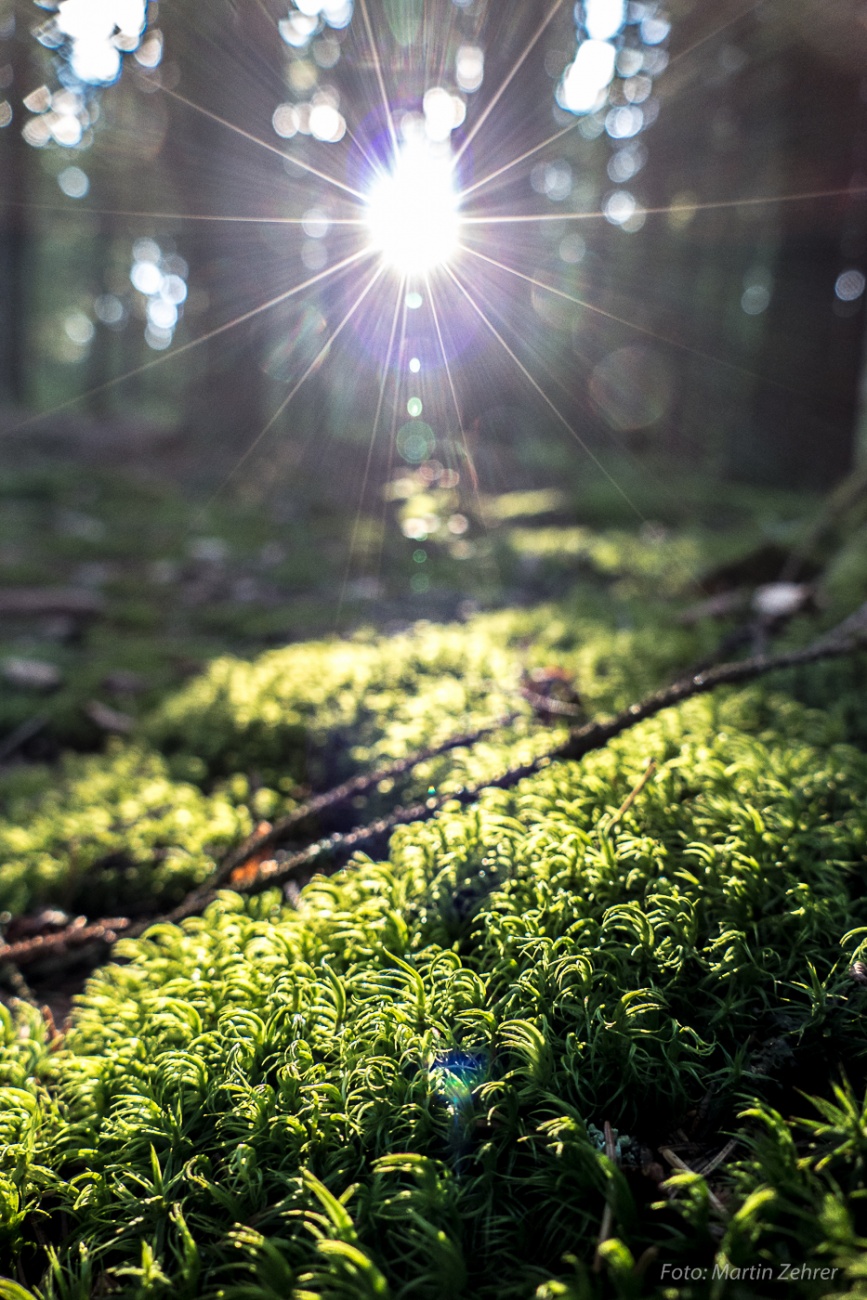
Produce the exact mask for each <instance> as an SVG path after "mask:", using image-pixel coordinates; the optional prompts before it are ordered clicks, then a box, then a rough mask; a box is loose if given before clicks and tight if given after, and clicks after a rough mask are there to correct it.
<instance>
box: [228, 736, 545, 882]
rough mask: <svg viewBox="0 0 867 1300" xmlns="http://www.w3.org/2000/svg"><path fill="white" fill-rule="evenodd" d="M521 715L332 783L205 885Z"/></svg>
mask: <svg viewBox="0 0 867 1300" xmlns="http://www.w3.org/2000/svg"><path fill="white" fill-rule="evenodd" d="M522 716H523V715H522V714H520V713H509V714H507V715H506V717H504V718H500V720H499V721H498V722H493V723H490V724H489V725H488V726H486V727H479V728H478V729H477V730H476V731H468V732H464V733H463V734H461V735H458V736H451V737H450V738H449V739H448V740H444V741H443V743H442V744H441V745H434V746H432V747H431V748H430V749H423V750H418V751H416V752H415V753H413V754H408V755H407V757H406V758H399V759H397V760H396V761H395V762H393V763H389V764H387V765H386V766H385V767H380V768H378V769H377V770H376V771H375V772H362V773H360V775H358V776H353V777H351V778H350V779H349V780H348V781H344V782H343V784H342V785H338V786H335V787H334V788H333V789H332V790H326V791H324V793H322V794H317V795H314V797H313V798H312V799H308V800H307V802H306V803H304V804H301V806H300V807H298V808H294V809H293V810H292V812H291V813H288V814H287V816H285V817H281V818H280V820H279V821H277V822H274V824H273V825H272V826H269V827H268V828H267V829H266V830H261V831H255V832H254V833H253V834H252V835H250V836H248V838H247V839H246V840H245V841H244V843H243V844H241V845H239V846H238V848H236V849H233V850H232V851H231V852H230V853H229V854H228V855H227V856H226V857H225V858H224V859H223V861H222V862H221V863H220V865H219V867H218V868H217V871H216V872H215V874H214V877H213V879H212V880H211V881H210V882H208V887H209V888H211V889H214V888H217V887H218V886H219V885H220V884H224V883H225V882H226V881H228V880H229V878H230V876H231V875H232V872H233V871H236V870H237V869H238V867H242V866H244V864H245V863H246V862H247V861H249V859H250V858H252V857H255V856H256V855H258V854H260V853H261V852H262V851H263V849H267V848H269V847H270V846H271V845H273V844H279V843H280V841H281V840H282V839H284V838H285V836H286V835H287V834H288V833H289V832H290V831H291V830H293V829H294V828H295V827H296V826H298V825H299V824H300V823H301V822H305V821H307V820H308V819H309V818H310V817H315V816H317V815H318V814H319V813H321V812H325V811H327V810H328V809H330V808H335V807H337V806H338V805H340V804H342V803H348V802H349V800H350V799H356V798H358V797H359V796H360V795H365V794H368V793H369V792H370V791H371V790H374V789H376V787H377V786H378V785H380V784H381V783H382V782H383V781H393V780H394V779H395V778H396V777H399V776H405V775H406V773H407V772H411V771H412V770H413V768H415V767H419V766H420V765H421V764H422V763H428V762H430V760H431V759H433V758H439V757H440V756H441V755H442V754H448V753H449V752H450V751H451V750H453V749H469V748H470V747H471V746H473V745H475V744H476V743H477V742H478V741H480V740H484V739H485V737H486V736H491V735H494V734H495V733H496V732H498V731H502V729H503V728H504V727H510V726H511V725H512V723H513V722H516V721H517V720H518V718H519V717H522Z"/></svg>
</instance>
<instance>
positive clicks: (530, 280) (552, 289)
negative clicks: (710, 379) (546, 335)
mask: <svg viewBox="0 0 867 1300" xmlns="http://www.w3.org/2000/svg"><path fill="white" fill-rule="evenodd" d="M462 249H463V251H464V252H465V253H469V254H470V256H472V257H476V258H478V259H479V261H481V262H487V263H488V265H489V266H493V267H495V268H496V270H498V271H505V272H507V273H508V274H509V275H513V276H515V278H516V279H518V280H523V281H524V282H525V283H526V284H531V285H533V286H534V287H535V288H536V289H542V290H544V291H545V292H546V293H550V294H553V296H554V297H555V298H562V299H563V300H564V301H565V302H571V303H574V304H575V306H576V307H583V308H584V309H585V310H586V311H589V312H592V313H593V314H594V315H596V316H602V317H604V318H605V320H610V321H613V322H614V324H616V325H625V326H626V328H627V329H630V330H635V331H637V333H639V334H644V335H645V337H647V338H651V339H653V341H654V342H655V343H665V344H666V345H667V346H669V347H673V348H678V349H679V350H680V351H681V352H686V353H688V354H689V355H690V356H693V357H698V358H699V360H701V361H710V362H711V363H712V364H713V365H717V366H723V367H724V368H725V369H726V370H733V371H735V372H736V373H737V374H740V375H743V376H744V377H745V378H747V379H760V380H762V381H763V382H765V383H769V384H772V385H773V386H774V387H775V388H779V389H781V390H782V391H783V392H788V393H793V392H796V390H795V389H793V388H791V387H790V386H789V385H788V384H781V383H779V382H778V381H776V380H774V379H772V378H770V377H769V376H767V375H760V374H757V373H756V372H755V371H754V370H749V369H747V367H746V366H742V365H739V364H738V363H737V362H736V361H726V360H725V358H723V357H718V356H714V354H713V353H711V352H704V351H703V350H702V349H701V348H695V347H693V346H692V345H691V344H689V343H684V342H682V341H681V340H680V339H674V338H670V337H669V336H668V335H667V334H660V333H659V332H658V330H652V329H650V328H649V327H648V326H646V325H639V324H638V322H637V321H631V320H629V319H628V318H627V317H626V316H618V315H617V314H616V312H612V311H608V310H607V309H606V308H605V307H597V306H595V305H594V304H593V303H592V302H589V301H588V300H587V299H586V298H579V297H577V295H576V294H573V293H568V292H567V291H566V290H565V289H558V288H557V287H556V286H555V285H553V284H548V283H546V281H544V280H539V279H537V278H536V277H535V276H533V275H527V274H526V272H524V271H518V270H517V269H516V268H515V267H514V266H509V265H507V263H505V262H500V261H498V260H497V258H494V257H488V256H487V255H486V254H485V253H480V252H478V250H477V249H475V248H470V247H469V245H467V244H464V245H462Z"/></svg>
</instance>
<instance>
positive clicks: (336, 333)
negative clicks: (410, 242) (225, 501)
mask: <svg viewBox="0 0 867 1300" xmlns="http://www.w3.org/2000/svg"><path fill="white" fill-rule="evenodd" d="M384 272H385V268H384V267H383V266H378V267H377V268H376V270H375V271H374V272H373V275H372V276H371V277H370V279H369V280H368V282H367V284H366V285H365V286H364V288H363V289H362V290H361V292H360V293H359V294H358V296H357V297H356V299H355V302H354V303H353V304H352V306H351V307H350V308H349V310H348V311H347V312H346V314H345V316H344V317H343V319H342V320H341V322H340V324H339V325H337V326H335V328H334V329H333V330H332V331H331V333H330V334H329V336H328V338H327V339H326V340H325V342H324V343H323V344H322V347H321V348H320V349H319V351H318V352H317V353H316V356H315V357H314V358H313V360H312V361H311V362H310V364H309V366H308V367H307V369H306V370H305V371H304V373H303V375H302V376H301V378H300V379H299V380H298V381H297V382H296V383H295V384H294V385H293V387H292V388H291V389H290V390H289V392H288V393H287V394H286V396H285V397H284V398H283V400H282V402H281V403H280V405H279V406H278V407H277V409H276V411H275V412H274V414H273V415H272V416H271V418H270V419H269V420H268V421H267V423H266V424H265V425H264V427H263V428H262V429H260V430H259V432H258V433H257V434H256V437H255V438H254V439H253V441H252V442H251V443H250V445H249V447H248V448H247V450H246V451H245V452H244V453H243V454H242V455H241V456H239V457H238V460H237V461H236V462H235V465H234V466H233V468H232V469H231V471H230V472H229V473H228V474H227V475H226V477H225V478H224V479H223V482H222V483H221V484H220V486H219V487H218V488H217V490H216V491H215V492H214V494H213V496H212V497H211V499H210V501H209V502H208V505H212V504H213V502H214V501H215V500H216V499H217V497H218V496H219V495H220V493H221V492H224V491H225V489H226V488H227V487H228V486H229V484H230V483H231V481H232V479H233V478H234V477H235V475H236V474H237V473H238V471H239V469H240V468H241V466H242V465H244V464H246V462H247V461H248V460H249V459H250V457H251V456H252V454H253V452H254V451H255V450H256V448H257V447H258V446H259V444H260V443H261V442H262V439H263V438H264V437H265V436H266V435H267V434H268V433H269V432H270V430H271V429H273V427H274V425H275V424H276V422H277V421H278V420H279V419H280V416H281V415H282V414H283V412H284V411H285V410H286V407H287V406H288V405H289V403H290V402H291V401H292V399H293V398H294V397H295V396H296V395H297V393H298V392H299V391H300V389H301V388H302V387H303V386H304V384H305V383H306V382H307V380H308V379H309V378H310V376H311V375H312V374H313V372H314V370H316V369H317V367H318V366H319V364H320V362H321V361H322V359H323V358H324V357H325V356H326V355H327V353H328V350H329V349H330V348H331V347H332V345H333V344H334V343H335V342H336V341H337V339H338V338H339V337H340V335H341V334H342V333H343V331H344V330H345V329H346V326H347V325H348V324H349V322H350V321H351V320H352V318H353V316H354V315H355V313H356V312H357V311H358V309H359V307H360V306H361V304H362V303H363V302H364V300H365V298H366V297H367V295H368V294H369V293H370V291H371V289H372V288H373V286H374V285H375V284H376V282H377V280H379V279H380V278H381V277H382V275H383V274H384Z"/></svg>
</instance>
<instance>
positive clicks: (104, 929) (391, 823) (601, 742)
mask: <svg viewBox="0 0 867 1300" xmlns="http://www.w3.org/2000/svg"><path fill="white" fill-rule="evenodd" d="M861 613H862V611H859V615H860V614H861ZM864 613H867V605H865V607H864ZM841 628H846V629H847V630H848V629H850V628H855V629H856V630H855V631H854V632H852V633H850V634H849V635H847V636H841V635H839V632H840V629H835V630H834V631H832V632H830V633H828V634H826V635H825V636H823V637H822V638H820V639H819V640H818V641H817V642H815V643H814V644H813V645H811V646H808V647H807V648H806V649H804V650H792V651H789V652H788V653H786V654H780V655H773V656H769V655H760V656H758V657H756V658H753V659H746V660H743V661H742V662H740V663H732V664H720V665H718V666H717V667H716V668H711V669H709V670H708V671H707V672H703V673H697V674H695V675H694V676H691V677H688V678H685V679H683V680H682V681H679V682H675V683H674V685H673V686H667V687H664V688H663V689H662V690H659V691H656V692H654V693H653V694H652V695H649V696H647V697H646V698H645V699H644V700H642V701H641V702H640V703H637V704H632V705H630V707H629V708H627V709H624V710H623V711H622V712H621V713H618V714H617V715H616V717H614V718H611V719H609V720H608V721H607V722H588V723H587V724H586V725H585V726H583V727H578V728H576V729H575V730H573V731H571V732H570V733H569V736H568V737H567V739H566V740H565V741H564V742H563V743H562V744H560V745H557V746H555V747H554V748H552V749H550V750H548V751H546V752H545V753H544V754H539V755H538V756H537V757H536V758H534V759H531V760H530V762H528V763H522V764H520V765H518V766H516V767H513V768H510V769H508V770H507V771H505V772H502V773H501V774H500V775H499V776H496V777H492V778H491V779H489V780H487V781H482V782H479V783H478V784H477V785H472V786H463V787H461V788H460V789H458V790H454V791H449V792H448V793H446V794H442V795H439V796H436V797H432V798H430V799H426V800H425V801H424V802H423V803H417V804H413V805H412V806H411V807H408V808H396V809H395V810H394V811H393V812H392V813H390V814H389V815H388V816H386V817H381V818H378V819H377V820H376V821H373V822H370V823H368V824H367V825H365V826H358V827H356V828H355V829H354V830H351V831H348V832H345V833H338V834H334V835H330V836H328V837H326V838H325V839H321V840H317V841H316V842H315V843H313V844H310V845H308V846H307V847H306V848H304V849H301V850H299V851H298V852H297V853H293V854H289V855H287V856H285V857H283V858H282V859H279V860H278V859H273V860H271V861H267V862H263V863H261V865H259V866H258V868H257V869H256V871H255V874H254V875H253V876H251V878H250V879H249V880H246V881H244V882H243V883H241V884H239V886H238V887H237V890H236V892H237V893H239V894H259V893H262V892H263V891H264V890H266V889H270V888H272V887H273V886H275V885H283V884H285V883H286V882H288V881H290V880H292V879H293V878H297V877H299V876H302V875H305V874H307V873H308V872H309V870H310V868H311V867H313V865H314V864H315V863H316V862H317V861H318V860H319V859H320V858H323V857H326V856H331V857H335V856H337V855H341V856H343V855H351V854H352V853H354V852H358V851H360V850H364V849H367V848H370V847H371V846H373V845H375V844H377V843H379V842H381V841H382V840H383V839H385V838H386V837H387V836H388V835H390V833H391V832H392V831H393V830H395V829H396V827H398V826H405V825H408V824H409V823H411V822H424V821H429V820H430V819H431V818H432V817H433V816H434V815H435V814H436V813H438V812H440V811H441V810H442V809H443V808H444V807H445V806H446V805H447V804H457V805H458V806H460V807H466V806H467V805H468V804H472V803H475V802H477V801H478V799H479V797H480V796H481V795H482V794H483V793H484V791H485V790H509V789H511V788H512V787H514V786H515V785H517V784H518V782H519V781H522V780H524V778H525V777H528V776H532V775H533V774H534V773H536V772H539V771H540V770H541V769H542V768H545V767H548V766H550V764H551V763H553V762H556V761H558V760H560V759H569V760H573V761H574V760H576V759H580V758H583V757H584V756H585V754H589V753H591V752H593V751H594V750H598V749H602V748H604V746H605V745H607V744H608V742H609V741H610V740H613V739H614V737H615V736H619V735H621V734H622V733H623V732H625V731H628V730H629V729H630V728H632V727H634V726H635V725H636V723H639V722H643V721H645V720H646V719H647V718H652V717H654V716H655V715H656V714H657V713H661V712H662V711H663V709H668V708H671V707H672V706H673V705H676V704H682V703H683V702H684V701H685V700H688V699H691V698H693V697H695V696H697V695H706V694H707V693H708V692H709V691H712V690H715V689H716V687H718V686H727V685H734V684H738V683H743V682H749V681H754V680H755V679H756V678H759V677H764V676H766V675H767V674H768V673H771V672H776V671H778V670H781V669H786V668H797V667H802V666H804V665H807V664H813V663H818V662H819V661H821V660H825V659H835V658H841V657H843V656H845V655H849V654H852V653H854V652H855V651H857V650H859V649H862V648H864V644H865V631H864V628H863V626H862V621H859V616H858V615H853V616H852V618H851V619H848V620H847V621H846V623H845V624H841ZM487 730H488V731H489V730H491V729H490V728H488V729H487ZM463 740H464V743H466V739H465V738H463ZM447 746H448V747H450V748H456V747H457V740H455V741H452V742H447ZM435 752H438V751H431V756H432V755H433V753H435ZM413 757H414V758H415V761H416V762H418V761H421V760H420V759H418V757H417V756H413ZM401 761H402V762H407V761H408V760H401ZM393 766H394V765H393ZM383 770H385V769H383ZM374 777H375V778H376V780H377V781H378V780H382V779H383V777H382V774H381V772H378V773H374V774H372V775H371V776H369V777H362V778H357V779H359V780H361V781H368V782H369V783H370V784H374V783H375V781H374ZM347 784H349V783H347ZM343 789H344V787H338V788H337V790H336V791H329V792H328V794H326V795H322V796H319V798H320V799H323V800H327V799H329V798H330V797H333V796H336V795H337V794H338V792H340V791H342V790H343ZM341 797H343V796H341ZM309 806H310V805H307V807H309ZM323 806H327V805H323ZM300 813H301V810H300V809H298V810H296V814H295V816H297V817H298V818H299V819H300ZM275 830H276V828H275V827H272V828H271V830H270V831H268V832H266V835H267V837H269V840H268V842H269V843H272V842H273V838H272V837H273V835H274V832H275ZM263 838H264V837H263ZM248 844H249V841H248ZM249 852H250V850H249V848H248V850H247V854H248V856H249ZM225 869H226V864H225V863H224V864H223V866H221V868H220V872H219V874H218V876H217V877H215V878H214V879H212V880H211V881H210V882H209V883H208V884H207V885H206V886H204V887H199V888H197V889H196V890H194V891H193V892H192V893H190V894H189V895H188V896H187V897H186V899H184V901H183V902H182V903H180V904H179V906H178V907H176V908H174V909H173V910H172V911H170V912H168V913H166V914H164V915H161V916H154V917H150V918H148V919H145V920H141V921H137V922H136V923H135V924H134V925H132V924H130V923H128V922H126V923H124V922H123V921H121V920H120V919H118V918H113V919H110V920H103V921H97V922H95V923H94V924H93V925H91V926H87V927H86V929H82V928H79V929H78V930H71V929H67V930H61V931H59V932H58V933H57V934H53V935H50V936H46V937H44V938H39V939H32V940H26V941H24V942H22V943H17V944H9V945H7V946H5V947H0V962H13V963H15V964H16V965H19V966H20V965H25V964H27V963H29V962H32V961H36V960H38V959H40V958H41V957H42V956H44V955H45V954H46V953H48V952H51V953H61V952H63V951H64V949H65V947H66V946H68V945H71V944H74V945H75V946H80V945H81V944H82V943H84V942H88V941H90V940H91V939H93V940H98V939H101V940H102V941H103V942H105V943H111V942H113V941H114V938H116V937H120V936H121V935H127V936H137V935H139V934H142V933H143V932H144V931H145V930H147V929H148V927H149V926H151V925H153V924H155V923H157V922H170V923H171V922H177V921H182V920H184V919H185V918H187V917H189V916H195V915H197V914H199V913H200V912H202V911H203V910H204V908H205V907H207V906H208V904H209V903H211V902H212V901H213V900H214V898H215V897H216V893H217V890H218V888H219V882H220V880H221V879H222V878H223V872H224V871H225ZM85 934H86V937H85Z"/></svg>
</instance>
